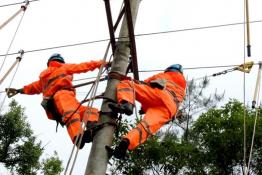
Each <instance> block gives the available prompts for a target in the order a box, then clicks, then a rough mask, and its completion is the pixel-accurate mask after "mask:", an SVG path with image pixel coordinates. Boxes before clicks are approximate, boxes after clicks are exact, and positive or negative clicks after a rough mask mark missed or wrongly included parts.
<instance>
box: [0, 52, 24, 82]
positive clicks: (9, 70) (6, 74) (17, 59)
mask: <svg viewBox="0 0 262 175" xmlns="http://www.w3.org/2000/svg"><path fill="white" fill-rule="evenodd" d="M18 53H20V55H19V56H18V57H16V60H15V62H14V63H13V65H12V66H11V67H10V68H9V69H8V71H7V72H6V73H5V75H4V76H3V78H2V79H1V80H0V85H1V84H2V83H3V81H4V80H5V78H6V77H7V76H8V74H9V73H10V72H11V71H12V70H13V68H14V67H15V65H16V64H18V63H19V62H20V61H21V60H22V57H23V55H24V53H25V52H24V50H20V51H19V52H18Z"/></svg>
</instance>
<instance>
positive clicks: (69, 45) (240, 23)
mask: <svg viewBox="0 0 262 175" xmlns="http://www.w3.org/2000/svg"><path fill="white" fill-rule="evenodd" d="M261 22H262V20H257V21H250V24H251V23H261ZM243 24H245V23H243V22H238V23H230V24H222V25H215V26H205V27H196V28H187V29H180V30H170V31H163V32H153V33H143V34H137V35H135V36H136V37H142V36H149V35H160V34H167V33H176V32H184V31H191V30H201V29H209V28H218V27H226V26H234V25H243ZM122 38H127V37H122ZM116 39H121V38H116ZM109 40H110V39H101V40H94V41H88V42H82V43H75V44H68V45H61V46H54V47H47V48H41V49H35V50H28V51H25V53H30V52H39V51H45V50H51V49H59V48H65V47H72V46H79V45H86V44H94V43H100V42H105V41H109ZM15 54H16V53H10V54H8V55H15ZM2 56H5V54H0V57H2Z"/></svg>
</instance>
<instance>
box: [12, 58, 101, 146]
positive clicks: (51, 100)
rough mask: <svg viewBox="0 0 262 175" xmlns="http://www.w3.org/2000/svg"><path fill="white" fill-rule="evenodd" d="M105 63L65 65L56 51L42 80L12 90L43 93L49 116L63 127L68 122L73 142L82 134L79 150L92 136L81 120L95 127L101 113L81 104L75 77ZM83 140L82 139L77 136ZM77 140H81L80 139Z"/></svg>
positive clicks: (41, 74)
mask: <svg viewBox="0 0 262 175" xmlns="http://www.w3.org/2000/svg"><path fill="white" fill-rule="evenodd" d="M103 64H105V63H104V61H90V62H83V63H80V64H66V63H65V61H64V58H63V57H62V56H61V55H60V54H53V55H52V56H51V57H50V58H49V59H48V62H47V69H45V70H44V71H42V72H41V73H40V76H39V80H38V81H35V82H33V83H31V84H29V85H26V86H24V87H23V88H22V89H14V88H10V89H7V91H8V92H9V93H10V92H11V93H14V94H17V93H21V94H28V95H34V94H40V93H43V101H42V103H41V105H42V106H43V107H44V109H45V111H46V114H47V116H48V118H49V119H52V120H56V121H57V122H59V123H60V124H61V125H62V126H64V125H66V127H67V131H68V134H69V136H70V138H71V140H72V142H73V143H75V142H76V138H77V135H78V134H83V138H82V142H81V144H80V149H82V148H83V146H84V144H85V143H89V142H91V141H92V139H93V133H94V132H93V130H92V129H88V130H85V131H83V129H82V127H81V121H82V120H83V121H84V122H85V123H87V125H86V126H87V128H94V126H95V124H96V123H97V121H98V117H99V113H98V110H97V109H96V108H91V107H85V106H82V105H81V104H80V103H79V102H78V100H77V99H76V96H75V89H74V88H73V84H72V80H73V74H74V73H84V72H88V71H93V70H95V69H97V68H99V67H100V66H101V65H103ZM78 140H80V139H78ZM77 143H78V141H77Z"/></svg>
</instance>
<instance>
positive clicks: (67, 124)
mask: <svg viewBox="0 0 262 175" xmlns="http://www.w3.org/2000/svg"><path fill="white" fill-rule="evenodd" d="M78 121H79V122H80V120H79V118H75V119H73V120H70V121H69V122H67V123H66V127H67V128H69V126H70V125H72V124H73V123H75V122H78Z"/></svg>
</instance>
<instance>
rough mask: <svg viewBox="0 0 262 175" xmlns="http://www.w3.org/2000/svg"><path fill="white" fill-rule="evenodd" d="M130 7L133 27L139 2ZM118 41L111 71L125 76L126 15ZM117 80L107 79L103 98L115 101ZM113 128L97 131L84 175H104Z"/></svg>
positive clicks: (133, 1) (105, 104) (132, 0)
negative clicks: (107, 148) (106, 147)
mask: <svg viewBox="0 0 262 175" xmlns="http://www.w3.org/2000/svg"><path fill="white" fill-rule="evenodd" d="M129 1H130V7H131V12H132V20H133V25H134V26H135V21H136V17H137V12H138V7H139V4H140V1H141V0H129ZM119 38H120V39H119V40H118V42H117V43H116V50H115V55H114V59H113V63H112V68H111V71H113V72H118V73H120V74H123V75H125V73H126V69H127V66H128V60H129V55H130V47H129V46H130V44H129V38H128V27H127V21H126V15H125V16H124V19H123V23H122V26H121V30H120V33H119ZM118 82H119V80H116V79H109V80H108V82H107V87H106V91H105V96H106V97H108V98H111V99H115V100H116V85H117V83H118ZM101 110H102V111H107V112H108V111H111V109H110V108H108V102H107V101H106V100H104V101H103V104H102V107H101ZM100 122H102V123H104V122H115V119H114V118H111V117H110V116H108V115H106V114H101V115H100ZM114 130H115V128H114V126H110V125H109V126H106V127H104V128H102V129H101V130H99V131H98V132H97V134H96V136H95V138H94V140H93V144H92V148H91V151H90V155H89V159H88V163H87V166H86V171H85V175H105V174H106V170H107V164H108V155H107V151H106V149H105V146H106V145H108V146H111V145H112V140H113V135H114Z"/></svg>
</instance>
